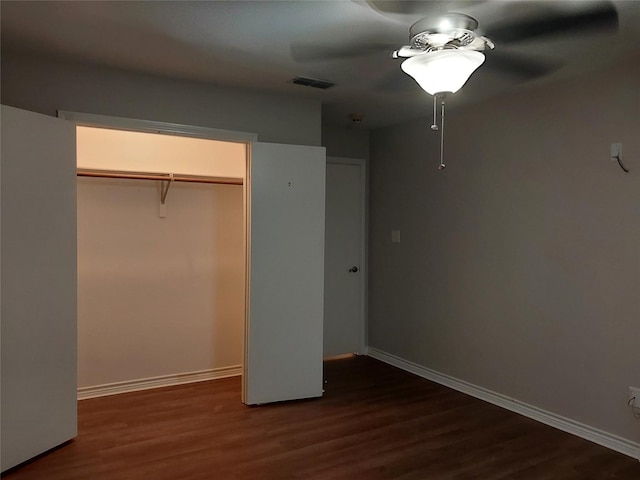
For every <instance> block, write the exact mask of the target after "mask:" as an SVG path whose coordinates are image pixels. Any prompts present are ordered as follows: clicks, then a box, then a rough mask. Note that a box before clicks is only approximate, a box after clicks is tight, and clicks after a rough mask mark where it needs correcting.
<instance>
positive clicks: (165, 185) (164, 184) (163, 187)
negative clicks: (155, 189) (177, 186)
mask: <svg viewBox="0 0 640 480" xmlns="http://www.w3.org/2000/svg"><path fill="white" fill-rule="evenodd" d="M171 182H173V173H170V174H169V179H168V180H160V203H161V204H162V205H164V203H165V201H166V200H167V193H169V187H170V186H171Z"/></svg>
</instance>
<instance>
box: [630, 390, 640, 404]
mask: <svg viewBox="0 0 640 480" xmlns="http://www.w3.org/2000/svg"><path fill="white" fill-rule="evenodd" d="M631 399H633V401H631ZM629 406H630V407H633V408H640V388H639V387H629Z"/></svg>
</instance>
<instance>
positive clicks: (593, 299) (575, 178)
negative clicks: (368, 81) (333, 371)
mask: <svg viewBox="0 0 640 480" xmlns="http://www.w3.org/2000/svg"><path fill="white" fill-rule="evenodd" d="M638 65H640V62H637V63H636V64H635V65H631V64H628V65H627V66H618V67H616V68H614V69H612V70H610V71H608V72H604V73H599V74H595V75H592V76H590V77H588V78H583V79H578V80H575V81H574V82H569V83H564V84H556V85H550V86H548V87H546V88H544V89H538V90H528V91H525V92H523V93H519V94H513V95H510V96H508V97H503V98H501V99H497V100H495V101H493V102H488V103H483V104H479V105H475V106H474V107H473V108H470V109H468V110H466V111H459V112H455V113H454V112H452V113H451V114H450V115H448V116H447V139H446V163H447V168H446V170H444V171H442V172H440V171H438V170H437V165H438V135H437V134H435V133H433V132H431V131H430V130H429V128H428V125H429V121H428V119H426V120H425V122H423V123H422V124H420V123H416V122H412V123H410V124H406V125H402V126H398V127H395V128H388V129H382V130H376V131H373V132H372V133H371V139H372V141H371V164H370V165H371V170H370V175H371V183H370V209H371V210H370V237H369V242H370V255H369V262H370V263H369V269H370V270H369V271H370V283H369V288H370V290H369V299H370V300H369V345H370V346H372V347H376V348H378V349H380V350H383V351H386V352H388V353H391V354H395V355H397V356H399V357H401V358H404V359H406V360H409V361H412V362H416V363H418V364H420V365H423V366H425V367H428V368H430V369H433V370H436V371H439V372H442V373H444V374H447V375H450V376H453V377H456V378H458V379H462V380H465V381H467V382H471V383H473V384H476V385H478V386H481V387H484V388H487V389H490V390H493V391H496V392H499V393H501V394H504V395H507V396H509V397H513V398H515V399H517V400H520V401H523V402H526V403H529V404H532V405H535V406H537V407H540V408H542V409H546V410H548V411H551V412H555V413H557V414H559V415H563V416H566V417H570V418H572V419H575V420H577V421H578V422H583V423H585V424H588V425H591V426H593V427H596V428H599V429H602V430H604V431H606V432H610V433H613V434H616V435H619V436H621V437H624V438H626V439H629V440H632V441H636V442H637V441H638V435H639V433H640V432H638V429H639V426H638V421H637V420H634V419H633V417H632V415H631V413H630V411H629V409H628V408H627V405H626V402H627V399H628V387H629V385H635V386H638V385H640V357H639V355H638V354H639V353H640V324H639V323H638V322H639V320H640V297H639V295H638V292H639V289H640V251H639V249H640V181H639V179H640V138H639V133H640V94H639V90H638V85H640V68H639V67H638ZM616 141H620V142H622V143H623V159H624V161H625V163H626V165H627V167H628V168H629V169H630V170H631V172H630V173H628V174H625V173H624V172H623V171H622V170H621V169H620V168H619V167H618V165H617V163H615V162H611V161H610V159H609V145H610V143H611V142H616ZM395 229H397V230H400V231H401V239H402V243H400V244H395V243H391V230H395Z"/></svg>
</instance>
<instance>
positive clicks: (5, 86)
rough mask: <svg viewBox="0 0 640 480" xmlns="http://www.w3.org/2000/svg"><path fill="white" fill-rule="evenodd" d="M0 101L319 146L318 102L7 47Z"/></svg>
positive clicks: (51, 111) (50, 111)
mask: <svg viewBox="0 0 640 480" xmlns="http://www.w3.org/2000/svg"><path fill="white" fill-rule="evenodd" d="M293 87H294V88H295V85H294V86H293ZM2 103H3V104H5V105H11V106H14V107H18V108H22V109H25V110H32V111H35V112H40V113H44V114H47V115H55V114H56V110H58V109H60V110H70V111H77V112H86V113H96V114H102V115H113V116H120V117H128V118H139V119H145V120H156V121H163V122H171V123H179V124H186V125H198V126H203V127H212V128H220V129H225V130H236V131H243V132H252V133H257V134H258V139H259V140H260V141H262V142H273V143H289V144H297V145H314V146H318V145H320V128H321V108H320V101H318V100H309V99H304V98H298V97H291V96H285V95H267V94H262V93H257V92H251V91H247V90H240V89H232V88H223V87H216V86H212V85H210V84H206V83H199V82H190V81H185V80H170V79H165V78H161V77H155V76H149V75H142V74H134V73H127V72H122V71H118V70H113V69H106V68H99V67H88V66H81V65H76V64H70V63H61V62H58V61H53V60H50V59H45V58H36V57H29V56H25V55H18V54H15V53H6V52H3V53H2Z"/></svg>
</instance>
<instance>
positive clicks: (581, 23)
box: [487, 2, 618, 44]
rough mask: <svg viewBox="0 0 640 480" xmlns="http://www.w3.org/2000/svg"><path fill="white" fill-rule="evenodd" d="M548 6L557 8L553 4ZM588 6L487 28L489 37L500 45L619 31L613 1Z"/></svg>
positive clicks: (590, 3)
mask: <svg viewBox="0 0 640 480" xmlns="http://www.w3.org/2000/svg"><path fill="white" fill-rule="evenodd" d="M544 5H545V6H549V7H553V2H549V3H548V4H544ZM585 5H586V7H587V8H586V9H585V10H583V11H579V12H569V11H549V12H548V13H547V14H546V15H545V14H542V15H538V16H536V17H535V18H529V19H527V18H523V19H522V20H520V21H518V22H514V23H507V22H505V23H500V24H495V25H493V26H491V27H489V28H488V29H487V36H488V37H489V38H491V40H494V41H495V42H496V43H497V44H500V43H509V42H522V41H527V40H536V39H540V38H543V37H549V36H556V35H573V36H575V35H589V34H595V33H612V32H615V31H616V30H617V28H618V12H617V10H616V8H615V7H614V6H613V4H612V3H611V2H597V3H596V2H585Z"/></svg>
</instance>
